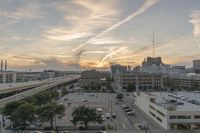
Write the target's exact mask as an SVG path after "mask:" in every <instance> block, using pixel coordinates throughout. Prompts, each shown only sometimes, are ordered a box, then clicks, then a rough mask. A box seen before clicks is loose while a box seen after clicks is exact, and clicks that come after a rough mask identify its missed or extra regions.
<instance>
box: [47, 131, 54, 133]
mask: <svg viewBox="0 0 200 133" xmlns="http://www.w3.org/2000/svg"><path fill="white" fill-rule="evenodd" d="M45 133H56V132H54V131H46V132H45Z"/></svg>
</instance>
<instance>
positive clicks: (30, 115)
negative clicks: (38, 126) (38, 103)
mask: <svg viewBox="0 0 200 133" xmlns="http://www.w3.org/2000/svg"><path fill="white" fill-rule="evenodd" d="M34 115H35V106H34V105H33V104H31V103H24V104H21V105H19V106H18V108H17V109H16V110H15V111H14V112H13V113H11V115H10V117H9V119H10V120H11V121H12V123H13V124H14V125H18V124H21V123H22V124H23V126H24V128H25V127H26V122H30V123H31V122H32V121H33V120H34Z"/></svg>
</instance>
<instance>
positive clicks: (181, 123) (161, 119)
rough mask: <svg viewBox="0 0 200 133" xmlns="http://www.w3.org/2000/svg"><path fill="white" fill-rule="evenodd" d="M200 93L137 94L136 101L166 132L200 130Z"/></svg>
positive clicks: (135, 95)
mask: <svg viewBox="0 0 200 133" xmlns="http://www.w3.org/2000/svg"><path fill="white" fill-rule="evenodd" d="M199 97H200V93H195V92H176V93H167V92H141V91H139V92H135V94H134V101H135V105H136V106H138V107H139V108H140V109H141V110H142V111H143V112H144V113H145V114H146V115H147V116H149V117H150V118H151V120H152V121H155V122H156V123H158V124H159V125H160V126H161V127H163V128H164V129H166V130H173V129H175V130H176V129H180V130H193V129H200V106H199V105H200V100H199Z"/></svg>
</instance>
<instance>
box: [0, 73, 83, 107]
mask: <svg viewBox="0 0 200 133" xmlns="http://www.w3.org/2000/svg"><path fill="white" fill-rule="evenodd" d="M79 78H80V76H79V75H71V76H69V77H65V78H59V79H55V80H50V81H46V82H42V83H36V84H30V85H25V86H17V87H12V88H11V89H9V90H7V91H6V90H4V89H2V90H0V91H1V93H3V92H4V93H5V92H11V91H14V90H22V89H24V88H27V87H31V86H32V87H34V86H35V88H32V89H30V90H27V91H23V92H21V93H18V94H15V95H12V96H9V97H6V98H4V99H1V100H0V108H2V107H4V106H5V104H7V103H9V102H13V101H18V100H21V99H24V98H26V97H29V96H32V95H34V94H37V93H39V92H41V91H44V90H47V89H51V88H54V87H57V86H60V85H63V84H67V83H70V82H73V81H77V80H78V79H79Z"/></svg>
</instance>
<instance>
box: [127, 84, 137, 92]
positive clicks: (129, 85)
mask: <svg viewBox="0 0 200 133" xmlns="http://www.w3.org/2000/svg"><path fill="white" fill-rule="evenodd" d="M135 90H136V87H135V84H134V83H130V84H128V87H127V89H126V91H127V92H133V91H135Z"/></svg>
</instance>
